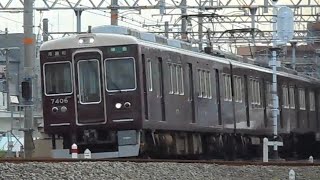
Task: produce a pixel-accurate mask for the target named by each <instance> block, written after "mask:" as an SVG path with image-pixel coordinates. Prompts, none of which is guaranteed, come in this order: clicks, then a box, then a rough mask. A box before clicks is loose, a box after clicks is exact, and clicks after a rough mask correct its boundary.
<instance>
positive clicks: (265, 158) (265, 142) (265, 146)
mask: <svg viewBox="0 0 320 180" xmlns="http://www.w3.org/2000/svg"><path fill="white" fill-rule="evenodd" d="M268 153H269V149H268V138H263V162H268V161H269V157H268Z"/></svg>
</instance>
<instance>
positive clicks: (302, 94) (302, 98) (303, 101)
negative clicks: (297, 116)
mask: <svg viewBox="0 0 320 180" xmlns="http://www.w3.org/2000/svg"><path fill="white" fill-rule="evenodd" d="M305 96H306V94H305V91H304V89H303V88H299V105H300V109H301V110H305V109H306V97H305Z"/></svg>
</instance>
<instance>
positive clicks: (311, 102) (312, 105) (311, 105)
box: [309, 91, 316, 111]
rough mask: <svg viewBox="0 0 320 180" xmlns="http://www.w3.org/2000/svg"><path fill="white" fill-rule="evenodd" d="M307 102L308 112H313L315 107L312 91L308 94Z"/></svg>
mask: <svg viewBox="0 0 320 180" xmlns="http://www.w3.org/2000/svg"><path fill="white" fill-rule="evenodd" d="M309 101H310V111H315V109H316V105H315V96H314V92H313V91H310V92H309Z"/></svg>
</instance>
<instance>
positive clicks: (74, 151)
mask: <svg viewBox="0 0 320 180" xmlns="http://www.w3.org/2000/svg"><path fill="white" fill-rule="evenodd" d="M71 158H72V159H77V158H78V146H77V145H76V144H72V146H71Z"/></svg>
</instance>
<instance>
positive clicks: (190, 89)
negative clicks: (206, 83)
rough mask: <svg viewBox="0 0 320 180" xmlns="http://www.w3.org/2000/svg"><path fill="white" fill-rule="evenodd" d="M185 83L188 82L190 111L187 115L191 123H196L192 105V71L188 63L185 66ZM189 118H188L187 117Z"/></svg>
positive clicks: (193, 105)
mask: <svg viewBox="0 0 320 180" xmlns="http://www.w3.org/2000/svg"><path fill="white" fill-rule="evenodd" d="M187 73H188V76H187V78H188V79H187V81H188V87H189V88H188V103H189V106H190V109H189V108H188V109H189V110H188V113H191V122H192V123H196V115H195V104H194V84H193V71H192V64H191V63H188V66H187ZM188 117H190V116H188Z"/></svg>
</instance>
